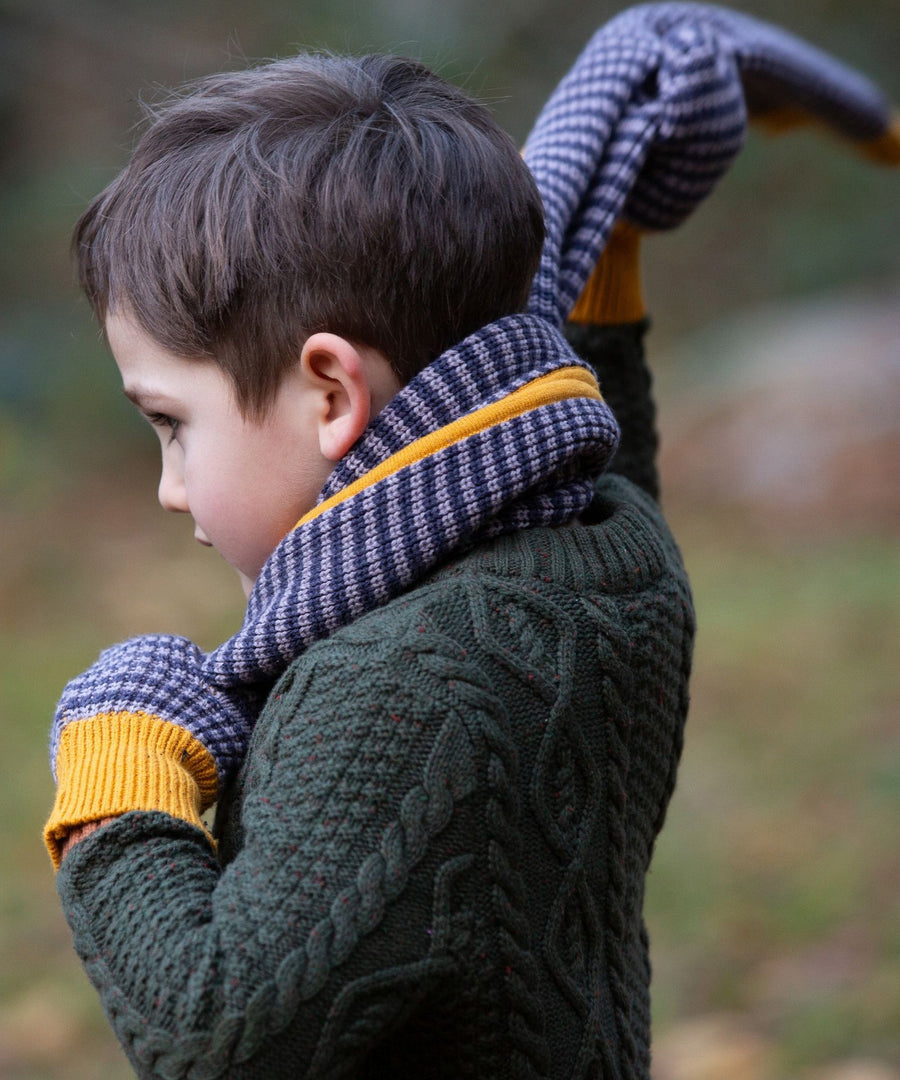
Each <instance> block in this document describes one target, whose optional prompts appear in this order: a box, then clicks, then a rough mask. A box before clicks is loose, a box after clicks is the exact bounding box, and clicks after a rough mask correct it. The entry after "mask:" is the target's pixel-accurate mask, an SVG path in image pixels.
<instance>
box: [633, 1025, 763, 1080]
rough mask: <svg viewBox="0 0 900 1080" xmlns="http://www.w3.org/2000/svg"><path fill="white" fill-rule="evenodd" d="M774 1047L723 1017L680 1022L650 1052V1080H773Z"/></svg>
mask: <svg viewBox="0 0 900 1080" xmlns="http://www.w3.org/2000/svg"><path fill="white" fill-rule="evenodd" d="M775 1075H776V1070H775V1044H774V1043H773V1042H771V1041H770V1040H769V1039H766V1038H765V1037H763V1036H762V1035H759V1034H757V1033H756V1032H754V1031H752V1030H751V1029H750V1028H749V1027H748V1026H747V1024H746V1022H742V1021H741V1019H740V1018H739V1017H733V1016H730V1015H727V1014H718V1015H713V1016H703V1017H698V1018H697V1019H694V1020H687V1021H683V1022H682V1023H680V1024H676V1025H675V1026H674V1027H672V1028H670V1029H669V1030H668V1031H667V1032H665V1033H664V1034H663V1035H661V1036H660V1037H659V1038H658V1039H657V1040H656V1043H655V1045H654V1050H653V1080H725V1078H726V1077H727V1080H773V1077H774V1076H775Z"/></svg>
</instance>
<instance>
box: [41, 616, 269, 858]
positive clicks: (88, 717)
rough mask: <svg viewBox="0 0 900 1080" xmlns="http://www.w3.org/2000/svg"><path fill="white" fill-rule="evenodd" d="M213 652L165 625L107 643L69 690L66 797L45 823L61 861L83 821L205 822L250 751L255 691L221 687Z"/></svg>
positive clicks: (63, 747)
mask: <svg viewBox="0 0 900 1080" xmlns="http://www.w3.org/2000/svg"><path fill="white" fill-rule="evenodd" d="M203 659H204V653H203V652H201V650H200V649H199V648H197V646H196V645H194V644H193V643H192V642H190V641H188V640H187V639H186V638H182V637H172V636H169V635H163V634H157V635H148V636H145V637H139V638H133V639H132V640H130V641H125V642H123V643H122V644H120V645H114V646H113V647H112V648H110V649H106V650H105V651H104V652H103V653H102V654H101V655H100V658H99V659H98V660H97V662H96V663H95V664H94V665H93V666H92V667H90V668H89V669H88V670H87V671H86V672H84V673H83V674H82V675H79V676H78V677H77V678H75V679H73V680H72V681H71V682H70V683H69V684H68V686H66V688H65V690H64V691H63V695H62V698H61V699H60V702H59V705H58V707H57V710H56V715H55V717H54V721H53V727H52V729H51V733H50V765H51V769H52V770H53V773H54V777H55V778H56V781H57V793H56V803H55V805H54V808H53V812H52V814H51V816H50V820H49V821H48V822H47V825H46V827H45V830H44V838H45V840H46V843H47V847H48V849H49V851H50V856H51V858H52V859H53V861H54V864H55V865H57V866H58V865H59V861H60V848H61V845H62V843H63V841H64V840H65V838H66V836H67V835H68V833H69V832H70V831H71V829H73V828H74V827H76V826H78V825H82V824H85V823H86V822H89V821H97V820H99V819H101V818H104V817H111V816H113V815H117V814H122V813H125V812H126V811H128V810H162V811H165V812H166V813H169V814H172V815H173V816H175V817H179V818H182V819H183V820H186V821H190V822H192V823H194V824H197V825H201V820H200V815H201V814H202V813H203V812H204V810H206V809H208V808H209V806H211V805H212V803H214V802H215V800H216V797H217V793H218V791H219V788H220V786H221V784H222V783H224V782H225V781H226V780H227V779H228V777H229V776H230V775H231V774H232V773H233V772H234V771H235V769H236V768H237V767H238V765H239V764H240V762H241V760H242V759H243V756H244V753H245V751H246V748H247V742H248V740H249V737H250V732H251V730H252V727H253V719H254V711H253V710H252V709H251V703H250V701H249V700H248V699H246V698H243V697H241V696H239V694H238V693H236V692H231V691H228V692H226V691H223V690H221V689H218V688H215V687H213V686H212V685H211V684H210V683H209V682H208V681H207V680H206V679H205V678H204V677H203V676H202V674H201V666H202V663H203Z"/></svg>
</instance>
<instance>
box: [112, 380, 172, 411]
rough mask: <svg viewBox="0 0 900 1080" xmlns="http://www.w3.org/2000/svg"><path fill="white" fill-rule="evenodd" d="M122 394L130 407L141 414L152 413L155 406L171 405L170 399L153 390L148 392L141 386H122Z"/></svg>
mask: <svg viewBox="0 0 900 1080" xmlns="http://www.w3.org/2000/svg"><path fill="white" fill-rule="evenodd" d="M122 393H123V394H124V395H125V397H127V398H128V400H129V401H130V402H131V403H132V405H136V406H137V407H138V408H139V409H140V410H141V411H142V412H147V411H149V412H153V411H154V409H153V408H151V406H153V407H155V406H157V405H163V404H173V401H172V398H170V397H167V396H166V395H165V394H161V393H159V392H158V391H155V390H148V389H146V388H145V387H143V386H123V387H122Z"/></svg>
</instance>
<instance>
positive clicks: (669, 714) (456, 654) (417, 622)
mask: <svg viewBox="0 0 900 1080" xmlns="http://www.w3.org/2000/svg"><path fill="white" fill-rule="evenodd" d="M643 329H644V328H643V326H642V325H635V326H631V327H620V328H617V329H606V330H600V329H598V328H586V329H585V328H581V329H578V328H576V329H575V330H574V331H573V336H574V337H575V339H576V340H575V344H576V347H578V348H579V349H580V351H581V352H582V353H583V354H584V355H587V356H588V358H589V359H591V360H593V362H594V363H595V365H596V366H597V368H598V373H599V376H600V380H601V385H602V386H603V389H604V392H605V394H606V396H607V399H608V400H609V401H610V404H611V405H612V406H613V408H614V409H615V410H616V411H617V415H618V416H619V419H620V423H622V426H623V435H624V437H623V441H622V446H621V449H620V451H619V454H618V456H617V459H616V462H615V463H614V466H613V473H611V474H610V475H608V476H606V477H604V478H603V479H601V480H600V481H599V482H598V484H597V494H596V498H595V501H594V503H593V505H592V507H591V509H590V512H589V514H588V515H587V516H586V517H585V518H584V519H583V520H582V522H581V523H580V524H578V525H575V526H570V527H567V528H561V529H535V530H530V531H527V532H524V533H519V534H517V535H513V536H506V537H503V538H501V539H499V540H497V541H495V542H492V543H491V544H489V545H485V546H482V547H479V548H477V549H475V550H473V551H470V552H468V553H467V554H465V555H463V556H461V557H459V558H457V559H456V560H455V561H453V562H451V563H449V564H447V565H445V566H443V567H442V568H441V569H440V571H439V572H437V573H435V574H433V575H432V576H431V577H430V578H429V579H428V580H427V581H425V582H424V583H422V584H421V585H420V586H418V587H417V588H414V589H412V590H411V591H409V592H408V593H406V594H405V595H404V596H402V597H400V598H398V599H396V600H394V601H392V602H391V603H389V604H387V605H386V606H385V607H383V608H380V609H378V610H376V611H373V612H371V613H370V614H368V615H366V616H364V617H363V618H361V619H359V620H358V621H357V622H355V623H354V624H352V625H351V626H349V627H347V628H345V629H343V630H341V631H339V632H338V633H336V634H334V635H333V636H332V637H331V638H328V639H327V640H324V641H321V642H319V643H317V644H316V645H315V646H313V647H312V648H311V649H310V650H309V651H308V652H307V653H306V654H305V655H304V656H303V657H301V658H300V659H299V660H297V661H296V662H295V663H294V664H293V665H292V666H291V667H290V669H289V670H288V671H287V672H286V673H285V675H284V677H283V678H282V679H281V680H280V682H279V683H278V685H277V686H276V688H275V690H274V691H273V693H272V695H271V697H270V699H269V701H268V703H267V705H266V707H265V709H264V711H263V713H262V715H261V717H260V719H259V722H258V724H257V726H256V730H255V733H254V736H253V740H252V744H251V747H250V750H249V753H248V755H247V759H246V762H245V766H244V769H243V771H242V773H241V775H240V777H239V780H238V782H237V783H236V785H235V787H234V789H233V790H232V791H231V792H230V793H229V798H228V799H227V800H225V801H223V803H222V804H220V807H219V815H218V820H217V825H216V831H217V833H218V835H219V839H220V846H219V856H218V858H216V857H215V856H214V855H213V854H212V853H211V851H210V849H209V846H208V843H207V841H206V839H205V838H204V836H203V835H202V834H201V833H200V831H199V830H196V829H194V828H193V827H191V826H189V825H187V824H186V823H184V822H181V821H178V820H176V819H174V818H170V817H167V816H166V815H163V814H158V813H131V814H126V815H125V816H123V817H122V818H119V819H118V820H116V821H115V822H113V823H112V824H110V825H107V826H106V827H104V828H103V829H101V830H99V831H98V832H97V833H96V834H94V835H93V836H91V837H88V838H87V839H85V840H84V841H83V842H82V843H80V844H79V845H77V846H76V847H75V848H74V849H73V851H72V853H71V854H70V855H69V856H68V857H67V858H66V859H65V861H64V863H63V867H62V869H61V871H60V874H59V878H58V883H59V890H60V894H61V897H62V900H63V904H64V908H65V911H66V915H67V917H68V919H69V922H70V924H71V926H72V928H73V930H74V933H75V943H76V947H77V949H78V952H79V954H80V955H81V957H82V959H83V961H84V963H85V965H86V968H87V971H88V973H89V975H90V977H91V979H92V980H93V982H94V983H95V985H96V986H97V988H98V989H99V991H100V994H101V996H102V1000H103V1004H104V1007H105V1009H106V1011H107V1013H108V1015H109V1017H110V1020H111V1022H112V1024H113V1027H114V1029H115V1031H116V1034H117V1035H118V1037H119V1039H120V1040H121V1041H122V1043H123V1045H124V1047H125V1049H126V1052H127V1053H128V1055H129V1057H130V1059H131V1061H132V1063H133V1065H134V1067H135V1069H136V1070H137V1072H138V1074H139V1075H140V1076H147V1077H150V1076H153V1077H165V1078H182V1077H184V1078H195V1080H200V1078H212V1077H241V1078H247V1080H249V1078H259V1080H280V1078H285V1080H287V1078H295V1077H373V1078H375V1077H378V1078H380V1077H392V1078H393V1077H399V1078H405V1077H409V1078H417V1080H418V1078H423V1077H424V1078H429V1077H434V1078H441V1080H443V1078H447V1080H450V1078H453V1080H457V1078H463V1077H473V1078H474V1077H477V1078H479V1080H493V1078H497V1080H499V1078H507V1077H509V1078H513V1077H516V1078H519V1077H559V1078H562V1077H567V1078H568V1077H601V1076H602V1077H604V1078H611V1077H615V1078H621V1080H626V1078H647V1077H648V1076H649V1043H650V1018H649V981H650V965H649V959H648V942H647V934H646V931H645V928H644V923H643V919H642V904H643V895H644V882H645V876H646V872H647V868H648V864H649V861H650V856H651V852H652V849H653V844H654V840H655V837H656V835H657V833H658V832H659V829H660V827H661V825H662V822H663V818H664V815H665V812H666V806H667V803H668V801H669V797H670V795H671V793H672V789H673V786H674V781H675V770H676V765H677V761H678V757H679V753H680V749H681V740H682V729H683V724H684V719H685V712H686V708H687V680H688V671H689V667H690V655H691V642H692V637H693V614H692V608H691V600H690V594H689V589H688V584H687V580H686V577H685V573H684V570H683V567H682V564H681V560H680V556H679V553H678V550H677V548H676V546H675V543H674V542H673V540H672V538H671V536H670V534H669V532H668V530H667V528H666V526H665V523H664V521H663V519H662V517H661V515H660V512H659V509H658V507H657V505H656V502H655V501H654V497H653V496H654V495H655V494H656V471H655V464H654V455H655V436H654V433H653V408H652V402H651V400H650V397H649V379H648V377H647V374H646V370H645V368H644V366H643V361H642V353H641V344H640V343H641V336H642V332H643Z"/></svg>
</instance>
